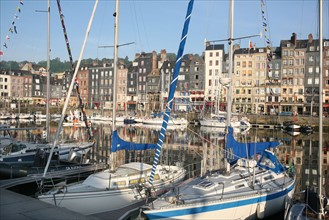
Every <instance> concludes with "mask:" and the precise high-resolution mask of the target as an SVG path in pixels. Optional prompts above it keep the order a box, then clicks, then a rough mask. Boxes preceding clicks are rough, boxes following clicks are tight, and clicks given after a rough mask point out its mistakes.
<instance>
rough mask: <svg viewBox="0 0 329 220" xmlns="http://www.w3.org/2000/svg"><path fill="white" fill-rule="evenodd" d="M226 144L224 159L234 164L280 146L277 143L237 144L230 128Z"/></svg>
mask: <svg viewBox="0 0 329 220" xmlns="http://www.w3.org/2000/svg"><path fill="white" fill-rule="evenodd" d="M226 142H227V145H226V157H227V159H228V161H229V162H230V163H234V162H236V161H237V160H238V159H239V158H248V157H252V156H254V155H256V154H261V153H262V152H264V151H265V150H266V149H268V148H276V147H278V146H279V145H280V142H278V141H271V142H257V143H242V142H238V141H236V140H235V139H234V136H233V128H232V127H228V134H227V136H226Z"/></svg>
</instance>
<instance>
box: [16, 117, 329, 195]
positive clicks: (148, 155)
mask: <svg viewBox="0 0 329 220" xmlns="http://www.w3.org/2000/svg"><path fill="white" fill-rule="evenodd" d="M29 126H31V125H29ZM35 126H41V127H42V126H45V125H44V124H43V123H42V124H40V125H35ZM13 127H14V126H13ZM56 129H57V124H56V123H52V124H51V129H50V131H51V135H52V137H53V136H54V135H55V132H56ZM117 129H118V132H119V135H120V137H121V138H122V139H124V140H126V141H131V142H135V143H156V142H157V140H158V136H159V133H160V128H159V127H154V126H151V127H150V126H147V127H146V126H140V125H127V126H125V125H123V124H121V125H118V126H117ZM111 130H112V128H111V125H109V124H93V134H94V137H95V139H96V145H95V146H94V148H93V149H92V152H91V159H92V161H94V162H96V163H106V164H108V163H109V155H110V145H111V138H110V137H111ZM29 133H30V134H29ZM31 133H32V131H31V132H25V131H16V136H17V137H18V139H20V140H26V139H27V138H31ZM235 135H236V139H237V140H238V141H242V142H247V141H248V142H260V141H275V140H277V141H280V142H282V146H281V147H279V148H278V149H277V150H276V153H277V155H278V158H279V160H280V161H281V162H282V163H283V164H286V165H289V164H294V166H295V170H296V173H297V183H296V192H300V191H302V190H304V189H306V187H307V186H310V187H319V184H318V178H319V174H318V163H319V162H320V161H318V152H319V141H318V140H319V134H318V133H313V134H311V135H299V136H296V137H292V136H289V135H288V134H286V133H283V132H281V131H280V130H278V129H255V128H252V129H250V130H249V131H247V132H244V133H243V132H242V133H236V134H235ZM87 140H88V135H87V131H86V130H85V128H82V127H80V128H79V127H78V128H77V127H63V129H62V132H61V135H60V141H63V142H72V141H74V142H79V141H87ZM223 148H224V138H223V130H222V129H213V128H212V129H207V128H202V127H201V128H200V127H189V128H185V129H183V128H175V129H168V130H167V134H166V138H165V142H164V144H163V151H162V153H161V158H160V162H159V163H162V164H168V165H174V164H176V163H177V162H179V163H181V164H183V165H184V166H185V167H186V169H187V171H188V176H189V177H192V176H195V175H199V174H200V173H201V172H203V173H204V172H206V171H211V170H215V169H220V168H222V167H223V159H222V158H223ZM328 150H329V136H328V134H324V135H323V151H322V154H323V161H322V169H323V179H324V191H325V192H326V195H329V186H328V184H326V183H327V182H328V180H329V172H328V170H329V164H328V161H329V154H328ZM153 156H154V150H147V151H129V152H128V151H122V152H119V153H117V155H116V158H117V163H118V164H123V163H127V162H133V161H139V162H146V163H152V162H153ZM296 196H298V193H296Z"/></svg>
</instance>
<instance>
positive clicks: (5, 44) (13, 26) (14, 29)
mask: <svg viewBox="0 0 329 220" xmlns="http://www.w3.org/2000/svg"><path fill="white" fill-rule="evenodd" d="M22 5H24V3H23V0H19V3H18V6H17V7H16V11H15V14H14V17H13V20H12V21H11V26H10V27H9V29H8V32H9V34H7V35H6V38H5V42H3V44H2V45H3V47H4V48H6V49H8V42H9V40H10V34H14V33H15V34H17V33H18V32H17V25H16V21H17V20H18V19H19V16H18V15H17V12H18V13H21V12H22V10H21V6H22ZM3 55H4V53H3V51H1V56H3Z"/></svg>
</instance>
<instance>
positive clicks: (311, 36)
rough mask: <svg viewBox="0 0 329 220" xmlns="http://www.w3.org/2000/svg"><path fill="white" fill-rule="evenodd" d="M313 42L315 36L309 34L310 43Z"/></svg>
mask: <svg viewBox="0 0 329 220" xmlns="http://www.w3.org/2000/svg"><path fill="white" fill-rule="evenodd" d="M312 42H313V35H312V34H309V35H308V43H309V44H311V43H312Z"/></svg>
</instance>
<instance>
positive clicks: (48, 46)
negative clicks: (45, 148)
mask: <svg viewBox="0 0 329 220" xmlns="http://www.w3.org/2000/svg"><path fill="white" fill-rule="evenodd" d="M47 13H48V34H47V102H46V133H47V136H46V141H47V142H49V141H50V112H49V104H50V0H48V9H47Z"/></svg>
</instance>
